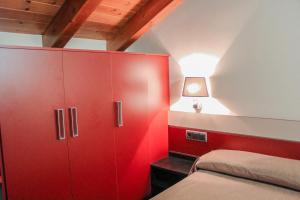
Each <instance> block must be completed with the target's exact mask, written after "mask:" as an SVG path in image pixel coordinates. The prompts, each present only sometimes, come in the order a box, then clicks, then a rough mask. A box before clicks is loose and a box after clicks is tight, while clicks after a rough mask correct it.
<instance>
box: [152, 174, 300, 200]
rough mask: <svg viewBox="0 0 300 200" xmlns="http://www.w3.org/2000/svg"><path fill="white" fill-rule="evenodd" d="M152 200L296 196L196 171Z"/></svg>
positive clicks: (291, 199)
mask: <svg viewBox="0 0 300 200" xmlns="http://www.w3.org/2000/svg"><path fill="white" fill-rule="evenodd" d="M152 200H300V192H297V191H294V190H290V189H286V188H282V187H278V186H274V185H270V184H265V183H260V182H256V181H252V180H248V179H243V178H237V177H233V176H228V175H223V174H220V173H215V172H208V171H198V172H195V173H193V174H192V175H190V176H189V177H187V178H185V179H184V180H182V181H181V182H179V183H177V184H175V185H174V186H173V187H171V188H169V189H167V190H166V191H164V192H162V193H161V194H159V195H157V196H156V197H154V198H152Z"/></svg>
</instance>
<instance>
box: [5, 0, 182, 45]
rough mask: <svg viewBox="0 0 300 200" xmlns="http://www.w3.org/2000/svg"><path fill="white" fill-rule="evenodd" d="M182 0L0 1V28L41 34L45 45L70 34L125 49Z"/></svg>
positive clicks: (58, 43)
mask: <svg viewBox="0 0 300 200" xmlns="http://www.w3.org/2000/svg"><path fill="white" fill-rule="evenodd" d="M180 2H181V0H0V31H4V32H15V33H29V34H41V35H43V37H44V38H43V41H44V45H45V46H50V47H63V46H64V45H65V44H66V42H68V40H69V39H70V38H71V37H80V38H89V39H100V40H107V41H108V49H109V50H124V49H126V48H127V47H128V46H129V45H130V44H131V43H132V42H134V41H135V40H136V39H137V38H138V37H140V36H141V35H142V34H143V33H144V32H146V31H147V29H149V28H150V26H151V25H153V24H154V23H156V22H157V21H158V20H160V19H161V18H162V17H163V16H165V15H166V14H167V13H169V12H170V11H171V10H173V9H174V8H175V7H176V6H178V5H179V3H180Z"/></svg>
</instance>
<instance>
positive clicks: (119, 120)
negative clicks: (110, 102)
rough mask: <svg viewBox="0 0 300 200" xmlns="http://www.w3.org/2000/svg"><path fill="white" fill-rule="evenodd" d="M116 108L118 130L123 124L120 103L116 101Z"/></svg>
mask: <svg viewBox="0 0 300 200" xmlns="http://www.w3.org/2000/svg"><path fill="white" fill-rule="evenodd" d="M116 106H117V126H118V127H119V128H120V127H122V126H123V125H124V124H123V106H122V101H116Z"/></svg>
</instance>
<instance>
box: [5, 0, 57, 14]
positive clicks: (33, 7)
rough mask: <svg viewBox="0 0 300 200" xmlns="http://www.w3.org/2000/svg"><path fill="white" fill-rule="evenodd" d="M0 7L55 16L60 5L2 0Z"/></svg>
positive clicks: (22, 0)
mask: <svg viewBox="0 0 300 200" xmlns="http://www.w3.org/2000/svg"><path fill="white" fill-rule="evenodd" d="M0 7H2V8H7V9H15V10H23V11H26V12H33V13H40V14H44V15H51V16H54V15H55V14H56V13H57V11H58V10H59V8H60V6H59V5H50V4H45V3H40V2H36V1H30V0H28V1H24V0H0Z"/></svg>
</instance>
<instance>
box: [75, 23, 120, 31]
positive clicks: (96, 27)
mask: <svg viewBox="0 0 300 200" xmlns="http://www.w3.org/2000/svg"><path fill="white" fill-rule="evenodd" d="M82 28H83V29H86V30H91V31H101V32H106V33H115V32H117V29H116V28H115V26H111V25H108V24H101V23H96V22H88V21H87V22H85V23H84V24H83V25H82V26H81V28H80V29H82Z"/></svg>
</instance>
